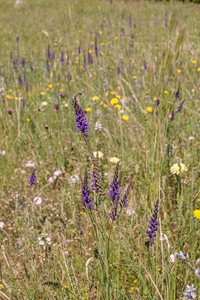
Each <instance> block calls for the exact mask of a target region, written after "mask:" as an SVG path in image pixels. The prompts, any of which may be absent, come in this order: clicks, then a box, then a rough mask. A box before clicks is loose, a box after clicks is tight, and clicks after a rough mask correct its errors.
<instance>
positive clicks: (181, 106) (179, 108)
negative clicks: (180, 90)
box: [177, 100, 185, 112]
mask: <svg viewBox="0 0 200 300" xmlns="http://www.w3.org/2000/svg"><path fill="white" fill-rule="evenodd" d="M184 102H185V100H183V101H182V102H181V104H180V105H179V107H178V110H177V112H180V111H181V110H182V108H183V103H184Z"/></svg>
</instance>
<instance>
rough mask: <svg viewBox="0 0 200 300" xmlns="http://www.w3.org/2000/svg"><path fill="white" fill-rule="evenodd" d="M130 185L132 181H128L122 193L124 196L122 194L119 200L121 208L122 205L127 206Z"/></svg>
mask: <svg viewBox="0 0 200 300" xmlns="http://www.w3.org/2000/svg"><path fill="white" fill-rule="evenodd" d="M131 186H132V182H131V181H130V182H129V184H128V187H127V190H126V192H125V193H124V196H123V198H122V199H121V201H120V206H121V210H122V209H123V207H128V203H127V201H128V195H129V192H130V189H131Z"/></svg>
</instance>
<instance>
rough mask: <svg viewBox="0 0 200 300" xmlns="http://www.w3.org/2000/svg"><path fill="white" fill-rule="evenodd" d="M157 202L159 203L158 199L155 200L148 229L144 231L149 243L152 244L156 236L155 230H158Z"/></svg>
mask: <svg viewBox="0 0 200 300" xmlns="http://www.w3.org/2000/svg"><path fill="white" fill-rule="evenodd" d="M158 204H159V200H157V201H156V205H155V210H154V214H153V216H152V218H151V221H149V225H148V228H149V230H147V231H146V232H147V236H148V237H149V243H150V244H152V243H153V240H154V239H155V238H156V231H157V230H158V221H157V217H158Z"/></svg>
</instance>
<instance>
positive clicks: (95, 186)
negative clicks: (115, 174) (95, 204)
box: [91, 162, 102, 193]
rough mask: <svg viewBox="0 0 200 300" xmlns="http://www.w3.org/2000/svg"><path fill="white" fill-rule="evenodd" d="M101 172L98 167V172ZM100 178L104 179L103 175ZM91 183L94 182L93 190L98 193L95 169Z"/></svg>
mask: <svg viewBox="0 0 200 300" xmlns="http://www.w3.org/2000/svg"><path fill="white" fill-rule="evenodd" d="M97 165H98V162H97ZM99 172H100V170H99V169H98V173H99ZM99 179H100V180H102V177H101V176H99ZM91 183H92V190H93V191H95V193H98V185H97V176H95V172H94V171H93V174H92V179H91Z"/></svg>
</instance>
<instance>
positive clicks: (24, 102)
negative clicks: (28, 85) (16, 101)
mask: <svg viewBox="0 0 200 300" xmlns="http://www.w3.org/2000/svg"><path fill="white" fill-rule="evenodd" d="M25 106H26V101H25V100H24V101H23V108H25Z"/></svg>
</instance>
